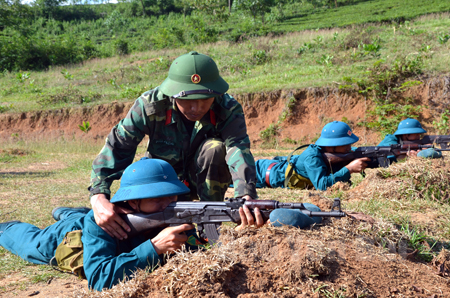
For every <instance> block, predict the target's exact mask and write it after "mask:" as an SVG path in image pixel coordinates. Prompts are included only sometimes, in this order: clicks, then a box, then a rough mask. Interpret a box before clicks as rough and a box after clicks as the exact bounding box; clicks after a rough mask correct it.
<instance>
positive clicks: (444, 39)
mask: <svg viewBox="0 0 450 298" xmlns="http://www.w3.org/2000/svg"><path fill="white" fill-rule="evenodd" d="M449 39H450V35H448V34H444V33H441V34H440V35H438V41H439V43H440V44H444V43H446V42H447V41H448V40H449Z"/></svg>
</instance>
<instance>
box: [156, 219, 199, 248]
mask: <svg viewBox="0 0 450 298" xmlns="http://www.w3.org/2000/svg"><path fill="white" fill-rule="evenodd" d="M192 229H195V226H194V225H191V224H182V225H179V226H175V227H168V228H165V229H164V230H162V231H161V232H159V234H158V235H156V237H154V238H153V239H152V240H151V242H152V244H153V247H154V248H155V251H156V253H157V254H158V255H160V254H164V253H167V252H174V251H176V250H179V249H180V248H181V246H183V245H184V243H185V242H186V241H187V240H188V236H187V235H186V234H185V233H184V232H186V231H189V230H192Z"/></svg>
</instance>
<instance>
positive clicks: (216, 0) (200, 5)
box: [189, 0, 230, 21]
mask: <svg viewBox="0 0 450 298" xmlns="http://www.w3.org/2000/svg"><path fill="white" fill-rule="evenodd" d="M189 3H190V5H191V7H192V8H194V9H196V10H198V11H200V12H202V13H205V14H207V15H210V16H214V18H215V20H219V21H227V20H228V17H229V16H230V14H229V12H228V11H227V5H226V4H225V2H224V1H223V0H189Z"/></svg>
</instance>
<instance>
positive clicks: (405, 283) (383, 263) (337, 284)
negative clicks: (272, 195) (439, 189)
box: [74, 218, 450, 298]
mask: <svg viewBox="0 0 450 298" xmlns="http://www.w3.org/2000/svg"><path fill="white" fill-rule="evenodd" d="M380 235H383V237H380ZM405 238H406V236H405V235H404V234H402V233H401V232H400V231H398V230H397V229H395V227H393V226H391V225H388V224H386V223H382V222H378V223H376V224H375V225H373V226H372V225H369V224H366V223H359V222H356V221H353V220H351V219H349V218H343V219H334V220H332V221H330V222H328V223H327V224H326V225H323V226H315V227H313V228H312V229H311V230H299V229H295V228H288V227H283V228H272V227H267V228H262V229H258V230H254V229H248V230H245V231H241V232H236V231H234V230H233V229H225V231H224V233H223V235H222V236H221V240H222V242H223V244H222V246H220V247H214V248H212V249H210V250H207V251H201V252H195V253H190V252H181V253H179V254H177V255H175V256H174V257H172V258H170V259H169V261H168V262H167V264H165V265H164V267H161V268H160V269H158V270H156V271H155V272H154V273H152V274H148V273H147V274H146V273H143V272H139V273H138V274H137V276H136V278H135V279H133V280H132V281H130V282H127V283H122V284H119V285H118V286H116V287H115V288H113V289H111V290H108V291H104V292H103V293H89V292H87V291H83V290H80V291H77V292H76V293H74V297H117V294H119V293H120V295H121V297H135V298H137V297H167V296H169V297H255V298H256V297H344V296H345V297H449V295H450V285H449V279H448V278H444V277H443V276H445V274H447V273H446V272H447V271H445V270H447V269H446V268H447V267H448V252H447V254H443V253H442V257H441V258H440V259H439V258H437V259H436V266H437V267H439V266H441V267H442V268H444V269H442V270H441V271H439V270H437V269H435V268H433V267H430V266H426V265H425V264H422V263H420V262H416V261H412V260H409V259H408V256H409V254H408V253H409V251H408V250H407V249H406V247H405V245H404V243H403V242H402V240H404V239H405ZM383 243H391V245H390V246H389V249H386V248H383V247H382V244H383ZM446 266H447V267H446ZM440 272H441V273H440Z"/></svg>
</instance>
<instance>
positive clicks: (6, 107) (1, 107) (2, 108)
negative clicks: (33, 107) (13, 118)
mask: <svg viewBox="0 0 450 298" xmlns="http://www.w3.org/2000/svg"><path fill="white" fill-rule="evenodd" d="M13 107H14V105H13V104H9V105H0V113H4V112H6V111H8V110H10V109H12V108H13Z"/></svg>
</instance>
